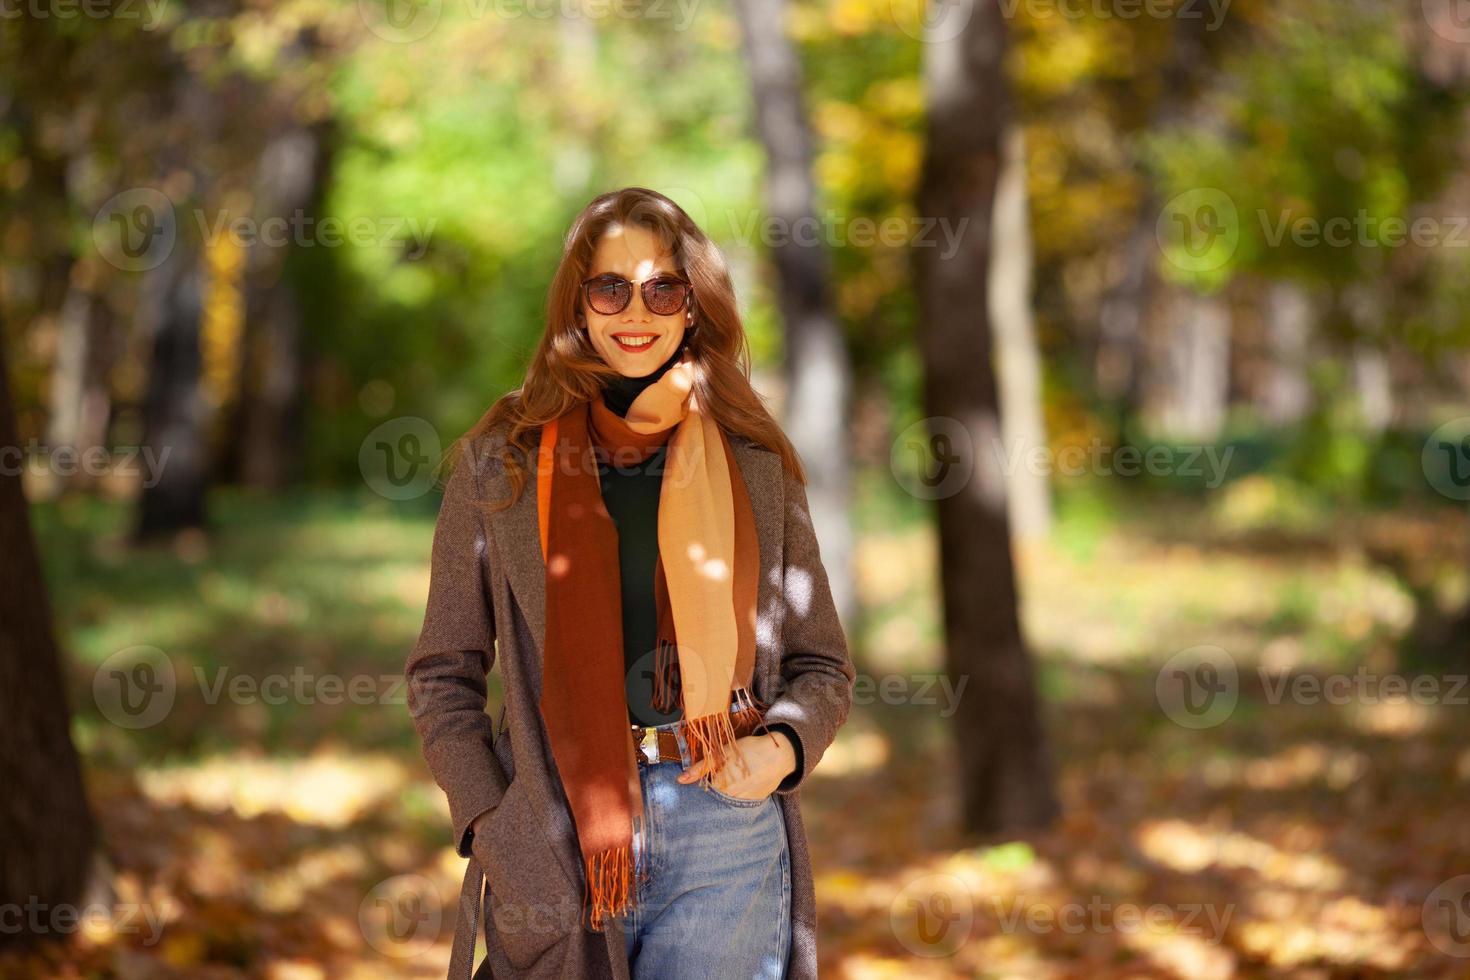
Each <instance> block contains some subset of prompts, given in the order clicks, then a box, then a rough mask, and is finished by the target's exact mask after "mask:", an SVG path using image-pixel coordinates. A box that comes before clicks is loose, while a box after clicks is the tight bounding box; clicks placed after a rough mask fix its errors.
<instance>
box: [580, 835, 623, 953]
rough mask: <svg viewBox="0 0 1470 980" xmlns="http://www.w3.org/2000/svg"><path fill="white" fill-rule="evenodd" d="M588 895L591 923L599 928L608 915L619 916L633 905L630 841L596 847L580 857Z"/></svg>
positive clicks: (593, 928) (595, 929)
mask: <svg viewBox="0 0 1470 980" xmlns="http://www.w3.org/2000/svg"><path fill="white" fill-rule="evenodd" d="M583 864H584V866H585V869H586V871H587V885H588V892H589V897H590V899H591V924H592V930H593V931H594V932H602V931H603V927H604V926H605V925H606V921H607V917H608V916H619V915H623V914H625V913H627V912H628V911H629V910H630V909H632V907H633V848H632V845H630V844H623V845H621V846H619V847H612V848H608V849H607V850H605V851H599V852H598V853H596V854H594V855H592V856H591V857H590V858H584V859H583Z"/></svg>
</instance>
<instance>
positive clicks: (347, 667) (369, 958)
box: [0, 483, 1470, 980]
mask: <svg viewBox="0 0 1470 980" xmlns="http://www.w3.org/2000/svg"><path fill="white" fill-rule="evenodd" d="M864 499H865V501H867V502H866V503H865V505H864V507H865V510H864V515H863V523H864V526H866V527H868V528H871V529H872V530H871V531H869V532H868V533H865V534H864V535H863V536H862V540H861V545H860V552H859V566H860V567H859V573H860V588H861V590H862V594H863V596H864V599H865V604H866V608H867V614H866V615H865V617H864V621H863V624H862V626H861V629H860V635H859V636H858V637H857V640H858V642H857V643H856V644H855V650H856V654H857V658H858V667H859V671H860V675H861V678H860V687H859V689H858V697H857V703H856V705H855V707H854V711H853V714H852V717H851V719H850V721H849V723H848V725H847V726H846V727H845V728H844V729H843V730H842V732H841V734H840V735H839V738H838V740H837V742H836V743H835V744H834V745H833V747H832V748H831V750H830V751H829V752H828V754H827V755H826V757H825V758H824V760H823V763H822V766H821V767H820V769H819V770H818V772H817V773H816V774H815V775H814V777H813V780H812V782H811V784H810V789H809V790H808V791H806V792H805V793H804V794H803V800H804V803H803V808H804V812H805V814H806V819H807V823H808V833H809V837H810V839H811V842H812V846H813V852H814V853H813V857H814V861H815V866H816V871H817V895H818V903H819V918H820V922H821V926H820V928H821V958H822V972H823V975H825V976H831V977H839V978H850V980H865V978H887V977H894V978H911V977H912V978H961V977H964V978H969V977H1037V978H1062V977H1068V978H1070V977H1078V978H1082V977H1088V978H1093V977H1104V978H1106V977H1189V978H1204V980H1210V978H1227V977H1257V976H1259V977H1278V976H1279V977H1301V978H1316V977H1379V976H1383V977H1387V976H1406V977H1470V899H1466V898H1465V896H1464V891H1463V890H1460V885H1459V884H1457V883H1456V879H1457V878H1458V877H1459V876H1463V875H1470V819H1467V817H1470V806H1467V803H1470V739H1467V737H1466V735H1467V732H1470V725H1467V714H1470V710H1467V707H1466V701H1467V700H1470V689H1466V688H1464V687H1463V686H1460V687H1458V689H1457V684H1458V683H1459V682H1462V681H1463V679H1464V676H1465V674H1466V673H1467V665H1466V664H1465V662H1464V661H1463V660H1459V661H1456V660H1455V659H1454V654H1453V652H1452V653H1451V654H1450V655H1449V659H1446V655H1445V654H1444V653H1443V652H1442V651H1440V650H1437V649H1436V650H1433V651H1426V650H1424V649H1421V648H1420V647H1419V646H1417V645H1416V644H1417V643H1418V642H1419V638H1420V637H1434V636H1436V635H1437V634H1436V632H1435V630H1434V628H1433V627H1434V623H1435V621H1436V618H1437V616H1438V615H1439V614H1440V613H1441V612H1443V610H1445V609H1451V608H1454V607H1455V604H1456V603H1457V602H1460V601H1462V600H1463V598H1464V597H1465V594H1466V592H1467V591H1470V588H1467V585H1466V581H1465V577H1466V575H1467V574H1470V569H1467V568H1466V563H1465V561H1464V559H1465V555H1466V553H1467V550H1470V549H1467V547H1466V540H1467V537H1466V527H1465V522H1464V518H1463V515H1460V514H1457V513H1454V512H1444V511H1437V512H1434V511H1426V512H1424V513H1418V514H1402V513H1400V514H1376V515H1375V514H1356V515H1353V516H1351V517H1348V516H1345V515H1341V514H1338V515H1333V516H1332V518H1331V519H1330V520H1324V521H1315V522H1314V521H1311V520H1306V521H1302V520H1298V519H1293V520H1292V521H1283V520H1281V519H1280V514H1279V508H1277V507H1276V505H1275V502H1274V500H1273V497H1272V490H1271V488H1270V487H1261V486H1252V485H1250V484H1249V483H1245V484H1242V485H1240V486H1238V487H1236V488H1235V489H1233V490H1232V491H1231V492H1229V493H1225V494H1221V495H1218V496H1217V497H1216V498H1215V499H1213V500H1212V502H1211V503H1210V504H1209V505H1208V506H1207V505H1205V504H1196V503H1191V502H1190V501H1188V500H1176V501H1164V502H1151V503H1150V504H1149V505H1148V506H1145V507H1123V506H1120V505H1117V504H1113V503H1109V502H1107V501H1103V500H1099V499H1097V498H1094V497H1091V496H1086V495H1077V496H1075V497H1072V498H1067V499H1064V501H1063V506H1062V508H1061V512H1060V519H1059V524H1058V527H1057V530H1056V533H1055V534H1054V535H1053V536H1052V537H1051V538H1050V539H1048V540H1047V541H1046V542H1045V543H1027V544H1023V545H1022V546H1021V547H1020V549H1019V560H1020V566H1021V571H1022V582H1023V592H1024V618H1025V622H1026V627H1027V630H1028V636H1029V639H1030V641H1031V643H1032V646H1033V648H1034V649H1035V652H1036V654H1037V657H1038V663H1039V677H1040V684H1041V687H1042V691H1043V695H1044V698H1045V705H1046V718H1047V722H1048V730H1049V737H1050V742H1051V745H1050V750H1051V757H1052V759H1053V763H1054V768H1055V781H1056V785H1057V790H1058V793H1059V795H1060V799H1061V803H1062V809H1063V814H1064V815H1063V817H1062V818H1061V820H1060V821H1059V822H1058V824H1057V825H1056V826H1055V827H1053V828H1051V829H1049V830H1047V831H1045V832H1040V833H1033V834H1028V835H1023V836H1019V837H1017V836H1010V837H1006V838H995V839H985V838H975V837H968V836H966V835H963V834H961V833H960V832H959V830H958V822H959V821H958V815H959V793H958V786H957V783H956V779H955V776H954V773H955V766H954V763H953V751H952V747H951V744H950V738H949V735H950V730H949V727H948V717H949V714H950V713H952V707H953V704H952V703H951V702H950V701H949V700H947V699H948V697H949V695H947V694H946V691H945V689H944V688H943V687H942V686H941V685H939V684H937V683H934V681H933V677H934V675H935V673H936V672H937V671H938V670H939V668H940V663H941V661H940V656H939V652H938V643H937V641H938V632H937V628H936V624H937V604H936V599H935V589H934V577H933V576H934V572H933V568H934V541H933V535H932V532H931V531H930V530H929V529H928V528H927V527H925V525H924V523H923V522H922V520H920V519H918V517H917V515H916V513H915V512H914V510H913V509H912V506H911V505H910V504H908V503H907V502H899V503H897V504H894V505H892V506H893V507H894V508H896V509H895V510H893V511H892V512H890V511H889V510H887V509H885V508H888V507H889V504H887V503H885V502H884V501H882V500H879V499H877V498H876V497H874V495H873V494H871V493H869V494H868V495H867V496H865V498H864ZM433 504H434V501H433V500H425V501H423V502H419V503H416V504H413V505H391V504H388V503H387V502H385V501H381V500H362V499H358V498H342V497H329V496H303V497H297V498H290V499H287V500H274V501H260V500H252V499H250V498H246V497H237V496H225V495H222V496H221V497H219V498H217V499H216V500H215V502H214V506H215V513H216V515H217V519H218V527H217V528H216V530H215V531H214V533H213V534H211V535H210V536H208V537H203V536H201V537H198V538H194V539H185V540H183V541H181V542H179V543H178V544H176V545H175V546H173V547H170V548H167V549H159V550H152V551H141V552H140V551H136V550H133V549H130V548H128V547H126V546H125V545H124V544H123V543H122V542H123V537H122V531H123V521H124V518H125V511H124V510H122V509H121V508H118V507H116V506H113V505H106V504H99V503H97V502H94V501H85V500H78V501H64V502H61V503H58V504H55V505H48V506H46V507H44V508H39V509H38V510H37V521H38V524H39V532H38V533H39V535H40V537H41V540H42V544H43V549H44V552H45V554H46V556H47V574H48V579H49V580H50V583H51V586H52V591H53V596H54V601H55V605H56V612H57V619H58V620H59V621H60V624H61V632H62V639H63V643H64V645H65V647H66V650H67V655H68V657H69V658H70V672H71V676H72V679H73V683H74V687H73V705H74V708H75V711H76V715H77V717H76V721H75V726H74V728H75V732H76V738H77V741H78V744H79V746H80V748H81V750H82V752H83V754H84V756H85V760H86V763H87V767H88V779H89V791H90V796H91V800H92V805H93V808H94V810H95V812H96V816H97V820H98V822H99V825H100V833H101V836H102V840H103V843H104V851H105V854H106V857H105V860H103V861H102V862H100V863H99V868H98V870H99V872H100V873H99V875H98V876H97V877H98V881H99V885H98V886H97V889H96V891H95V892H94V894H93V895H92V896H90V897H89V905H88V907H87V908H86V909H83V910H81V911H82V912H83V913H84V914H83V915H81V917H80V921H79V922H75V923H72V924H70V925H63V926H58V931H63V932H65V934H66V937H67V939H66V941H65V942H64V943H61V944H56V945H53V946H51V947H48V948H44V949H42V950H39V951H36V952H32V953H29V954H14V953H12V954H6V955H4V956H0V976H3V977H11V976H16V977H29V976H57V977H123V978H133V977H137V978H144V977H148V978H152V977H189V978H204V980H209V978H222V980H223V978H240V977H265V978H272V980H314V978H328V977H330V978H338V977H341V978H355V977H386V976H392V977H439V976H442V975H443V973H444V969H445V966H446V964H447V960H448V955H449V941H450V933H451V931H452V926H453V916H452V912H453V909H454V904H455V901H456V900H457V896H458V887H459V878H460V875H461V873H462V870H463V861H462V860H460V859H458V858H457V857H456V856H455V855H454V853H453V851H452V850H451V849H450V847H449V839H448V838H449V829H448V818H447V808H446V807H445V805H444V802H443V799H442V795H441V794H440V793H439V791H438V789H437V788H436V787H435V786H434V784H433V783H432V781H431V780H430V779H429V778H428V775H427V772H426V770H425V769H424V767H423V764H422V762H421V761H420V757H419V755H418V747H417V743H416V741H415V739H414V736H413V731H412V727H411V724H410V722H409V719H408V713H407V708H406V706H405V705H404V703H403V690H402V687H401V684H400V683H399V682H398V680H397V678H399V677H400V676H401V669H402V664H403V659H404V657H405V656H406V654H407V652H408V649H409V647H410V646H411V645H412V642H413V639H414V637H415V636H416V634H417V629H418V625H419V622H420V619H421V616H422V610H423V602H424V597H425V595H426V590H427V584H428V579H427V574H428V573H427V558H428V547H429V534H430V532H431V530H432V521H433ZM1426 642H1427V641H1426ZM140 648H142V649H141V652H140ZM140 657H141V658H143V659H149V660H150V661H151V662H155V663H163V662H166V664H167V670H169V671H171V672H172V674H171V678H172V679H171V682H170V683H171V684H172V697H171V699H170V703H169V704H168V706H167V709H166V710H163V711H159V712H154V714H155V715H156V717H152V716H149V717H133V716H129V717H123V718H122V720H121V721H120V720H119V718H120V716H119V715H118V707H117V705H116V704H115V703H110V702H109V695H108V692H107V683H108V682H107V678H108V677H110V676H111V672H112V671H113V670H115V669H117V667H118V665H119V664H126V663H133V662H136V661H137V660H138V659H139V658H140ZM160 658H161V659H160ZM1181 658H1184V659H1181ZM1201 662H1208V664H1209V665H1210V669H1211V670H1215V669H1216V668H1222V669H1224V670H1226V671H1227V673H1228V672H1232V671H1233V674H1230V677H1231V678H1233V680H1231V681H1230V685H1227V687H1228V689H1226V693H1227V694H1228V695H1229V697H1228V698H1227V699H1226V702H1221V703H1217V706H1216V707H1214V708H1212V709H1211V710H1210V711H1207V712H1203V713H1201V712H1199V711H1195V710H1194V709H1195V708H1197V707H1198V706H1197V705H1188V706H1185V705H1183V704H1182V702H1179V701H1177V700H1171V697H1172V696H1171V695H1170V693H1169V690H1168V687H1167V685H1168V683H1169V679H1170V678H1172V677H1174V676H1176V675H1177V674H1178V672H1179V670H1180V669H1183V670H1186V671H1196V672H1197V671H1198V670H1199V666H1198V665H1199V664H1200V663H1201ZM1181 665H1182V666H1181ZM1209 676H1211V677H1215V676H1219V675H1218V674H1211V675H1209ZM884 678H898V679H899V680H898V681H896V682H895V683H896V684H897V686H896V687H890V688H888V691H889V693H888V694H884V693H883V691H884V688H883V687H882V686H881V684H882V681H883V679H884ZM1161 678H1162V680H1161ZM1394 678H1400V679H1402V681H1403V682H1404V683H1405V684H1409V685H1412V684H1414V683H1417V684H1418V685H1419V686H1418V687H1417V688H1413V687H1410V688H1409V690H1408V691H1407V693H1406V694H1405V696H1395V694H1396V693H1397V691H1398V688H1396V687H1395V683H1397V682H1395V681H1394V680H1393V679H1394ZM895 692H897V693H895ZM961 694H962V692H961ZM1219 704H1224V706H1223V707H1220V706H1219ZM145 714H146V712H145ZM1464 887H1465V889H1470V878H1466V879H1464ZM404 923H407V925H406V926H405V925H404Z"/></svg>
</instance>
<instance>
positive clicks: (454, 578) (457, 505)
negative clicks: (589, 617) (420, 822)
mask: <svg viewBox="0 0 1470 980" xmlns="http://www.w3.org/2000/svg"><path fill="white" fill-rule="evenodd" d="M475 469H476V467H475V462H474V456H473V454H472V453H468V452H467V453H465V454H464V456H463V457H462V458H461V459H460V461H459V463H458V465H457V466H455V468H454V470H453V472H452V473H451V474H450V477H449V482H448V483H447V484H446V485H445V488H444V501H443V503H442V504H441V505H440V509H439V519H438V522H437V524H436V526H435V528H434V546H433V556H432V561H431V565H430V570H429V603H428V608H427V609H426V611H425V613H424V625H423V630H422V631H421V632H420V633H419V638H418V641H417V642H416V643H415V644H414V648H413V651H412V653H410V654H409V657H408V663H407V665H406V667H405V668H404V673H405V675H406V677H407V679H408V707H409V711H410V713H411V714H412V715H413V723H414V728H415V729H416V730H417V731H418V735H419V738H420V739H421V741H422V748H423V754H424V759H425V761H426V762H427V763H428V766H429V773H430V774H431V775H432V776H433V777H434V781H435V782H436V783H438V784H439V787H440V788H441V789H443V790H444V795H445V796H446V797H447V798H448V800H449V814H450V819H451V820H452V821H453V823H454V842H455V849H456V850H457V851H458V852H459V854H460V856H461V857H469V856H470V843H471V838H472V836H473V830H472V824H473V822H474V819H475V818H476V817H477V816H479V815H480V814H481V813H484V812H485V811H486V810H489V809H491V808H492V807H494V806H495V805H496V804H497V803H499V802H500V797H501V796H502V795H503V794H504V792H505V788H506V778H505V772H504V770H502V769H501V767H500V762H499V760H498V759H497V758H496V757H495V752H494V747H493V746H494V729H493V726H492V725H491V723H490V716H489V715H487V714H486V713H485V698H486V680H485V679H486V676H487V675H488V674H489V672H490V668H491V667H492V666H493V665H494V663H495V620H494V612H493V609H492V607H491V604H490V598H489V595H488V594H487V591H486V588H485V581H486V579H485V573H486V571H487V566H486V564H485V556H486V555H487V554H488V549H489V537H488V533H489V532H488V531H487V529H486V527H485V521H484V518H483V517H482V515H481V513H480V510H479V508H478V506H477V503H478V501H479V498H480V492H479V477H478V475H477V474H476V472H475Z"/></svg>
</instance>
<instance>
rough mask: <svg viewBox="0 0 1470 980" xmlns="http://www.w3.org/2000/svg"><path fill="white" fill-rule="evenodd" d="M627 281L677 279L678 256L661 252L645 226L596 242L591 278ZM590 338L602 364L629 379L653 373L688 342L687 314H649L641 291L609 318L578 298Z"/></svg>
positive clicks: (620, 228)
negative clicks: (669, 276) (659, 277)
mask: <svg viewBox="0 0 1470 980" xmlns="http://www.w3.org/2000/svg"><path fill="white" fill-rule="evenodd" d="M608 274H612V275H617V276H622V277H623V278H624V279H627V280H629V281H630V282H635V283H637V282H641V281H643V280H644V279H651V278H653V277H654V276H657V275H660V274H667V275H678V267H677V266H676V265H675V263H674V257H673V256H672V255H670V254H669V253H667V252H665V251H663V250H662V249H661V248H660V242H659V240H658V236H657V235H655V234H654V233H653V232H651V231H649V230H648V229H647V228H644V227H642V226H641V225H612V226H610V227H609V228H608V229H607V231H606V232H605V233H604V234H603V236H602V238H600V239H599V240H598V242H597V249H596V251H595V252H593V254H592V265H591V267H590V268H589V269H588V270H587V276H586V278H588V279H592V278H595V277H597V276H601V275H608ZM578 302H579V304H580V308H581V310H582V316H583V317H584V318H585V319H586V323H587V336H588V338H589V339H590V340H591V342H592V346H593V347H594V348H595V349H596V350H597V353H599V354H601V355H602V359H603V360H604V361H606V362H607V363H608V364H609V365H611V366H612V367H613V368H615V369H616V370H617V372H618V373H619V374H622V375H623V376H625V377H629V378H641V377H643V376H644V375H648V374H652V373H653V372H654V370H655V369H656V368H658V366H659V365H660V364H662V363H663V362H664V361H667V360H668V359H669V358H670V357H672V356H673V354H674V351H676V350H678V349H679V345H680V344H681V343H683V341H684V330H685V329H686V328H687V327H688V325H689V321H688V316H689V314H688V311H686V310H680V311H678V312H677V313H674V314H672V315H669V316H659V315H658V314H656V313H651V312H649V309H648V307H647V306H645V305H644V303H643V295H642V292H641V290H639V289H638V288H637V287H635V288H634V289H633V298H632V300H631V302H629V303H628V305H627V307H626V308H624V310H623V311H622V312H621V313H614V314H612V315H610V316H608V315H604V314H601V313H598V312H597V311H596V310H593V309H590V308H588V306H587V304H586V302H585V300H580V299H579V301H578Z"/></svg>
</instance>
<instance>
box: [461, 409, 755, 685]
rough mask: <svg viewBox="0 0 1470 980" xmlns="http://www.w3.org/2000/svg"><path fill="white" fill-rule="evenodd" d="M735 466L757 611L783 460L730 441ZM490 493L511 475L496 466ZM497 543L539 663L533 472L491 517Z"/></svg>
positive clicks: (540, 605) (540, 604) (497, 492)
mask: <svg viewBox="0 0 1470 980" xmlns="http://www.w3.org/2000/svg"><path fill="white" fill-rule="evenodd" d="M730 448H731V450H732V451H733V452H734V455H735V462H736V465H738V466H739V467H740V474H741V476H742V477H743V478H744V480H745V486H746V490H747V491H748V492H749V495H750V504H751V509H752V510H753V511H754V512H755V525H756V537H757V539H758V540H759V542H760V553H761V570H760V586H759V591H758V592H757V594H756V609H757V610H766V609H769V608H770V598H771V595H770V593H771V590H772V589H774V588H775V586H774V584H773V582H779V581H780V579H779V577H775V578H773V572H774V570H775V568H774V566H775V563H776V552H777V549H776V547H775V545H776V544H777V543H779V541H780V540H781V538H780V535H781V520H782V518H781V514H780V512H779V511H778V510H777V507H778V506H779V501H780V495H779V494H773V493H772V491H773V490H774V489H775V488H779V487H780V486H781V458H780V457H779V456H777V455H776V454H775V453H773V452H769V451H767V450H764V449H759V448H757V447H755V446H753V445H751V444H749V443H747V442H746V441H745V440H743V439H740V438H735V439H732V440H730ZM486 483H487V489H488V492H489V496H491V497H493V498H503V497H505V496H508V495H509V493H510V490H511V484H510V479H509V477H507V476H505V474H504V472H503V470H500V469H499V468H497V470H496V473H495V475H494V476H492V477H491V478H490V479H489V480H487V481H486ZM491 524H492V526H493V528H494V534H495V537H496V541H497V543H498V544H499V546H500V554H501V557H502V559H503V561H504V562H505V574H506V577H507V579H508V580H509V581H510V589H511V592H512V594H514V595H515V599H516V603H517V604H518V605H519V606H520V607H521V612H522V613H523V614H524V615H525V617H526V623H527V625H528V626H530V628H531V636H532V637H533V638H534V639H535V641H536V660H535V662H536V664H537V666H538V667H539V665H540V663H541V654H542V651H543V650H544V649H545V644H546V561H545V559H544V558H542V556H541V528H540V524H539V523H538V515H537V513H536V483H535V474H534V473H532V474H530V475H528V476H527V479H526V486H525V489H524V490H523V491H522V493H521V495H520V498H519V499H518V500H517V501H516V502H515V503H514V504H512V505H511V506H510V507H509V508H507V509H506V510H503V511H501V512H499V513H498V514H494V515H492V516H491ZM756 645H757V653H758V654H759V652H760V646H761V644H760V631H757V644H756Z"/></svg>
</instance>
